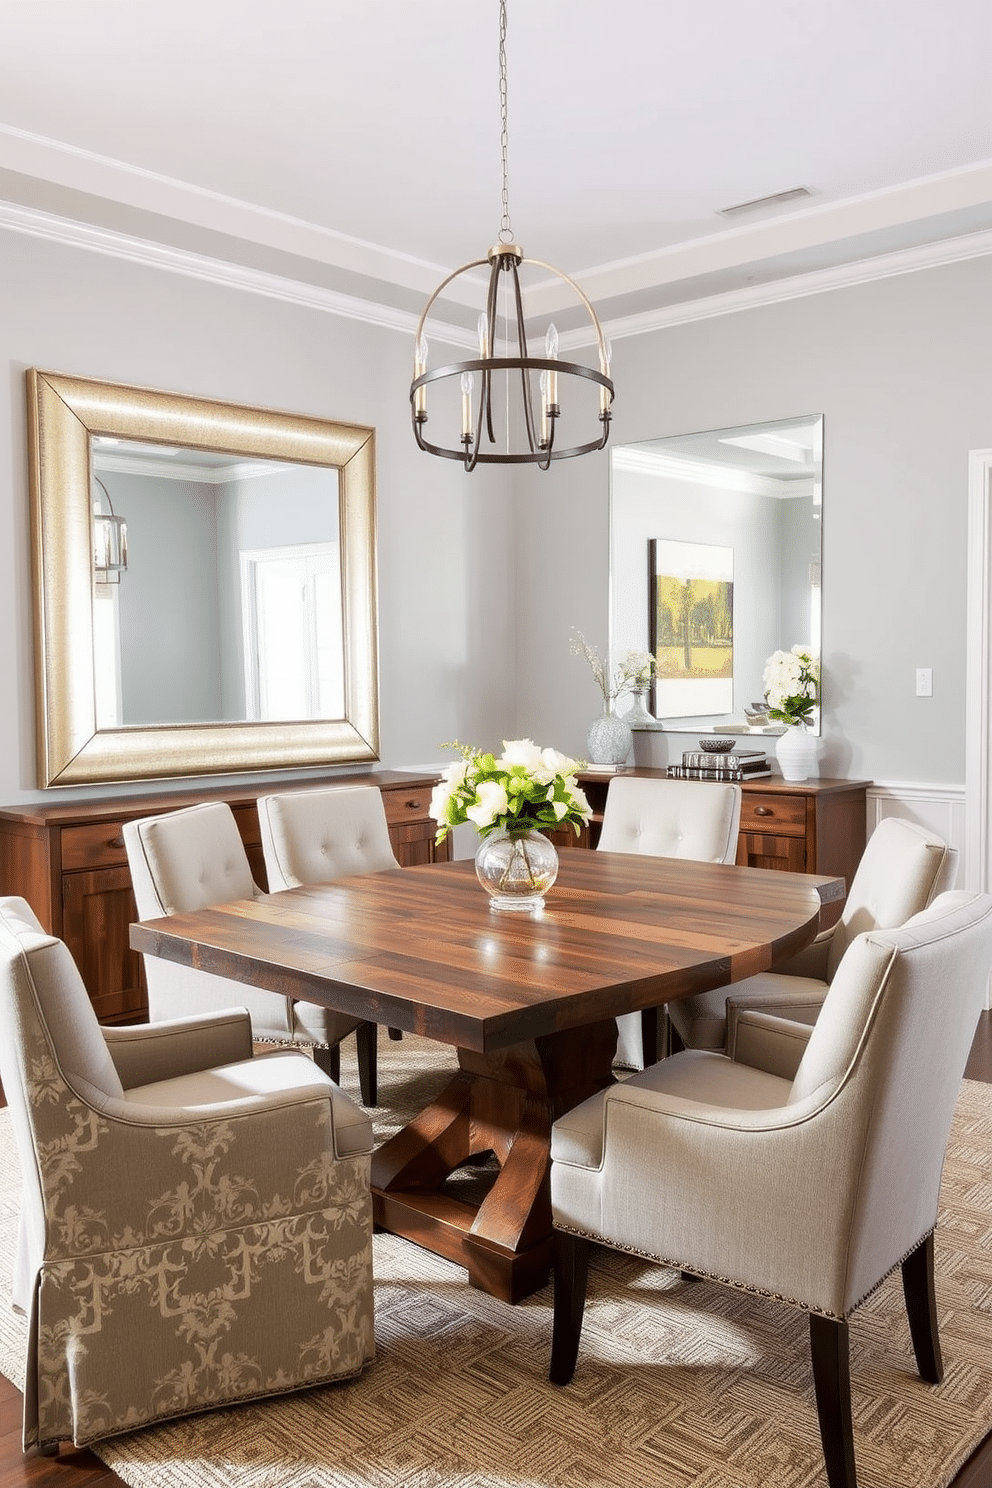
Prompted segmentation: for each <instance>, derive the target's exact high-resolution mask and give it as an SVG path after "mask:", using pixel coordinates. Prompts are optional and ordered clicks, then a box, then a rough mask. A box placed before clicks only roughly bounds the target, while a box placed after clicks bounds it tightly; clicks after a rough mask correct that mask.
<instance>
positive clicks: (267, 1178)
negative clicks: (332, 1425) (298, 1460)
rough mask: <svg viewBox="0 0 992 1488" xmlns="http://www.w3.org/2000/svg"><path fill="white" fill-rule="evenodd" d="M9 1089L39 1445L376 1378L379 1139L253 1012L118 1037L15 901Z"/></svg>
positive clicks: (4, 920)
mask: <svg viewBox="0 0 992 1488" xmlns="http://www.w3.org/2000/svg"><path fill="white" fill-rule="evenodd" d="M0 1078H2V1080H3V1088H4V1091H5V1093H6V1096H7V1101H8V1104H9V1106H10V1112H11V1119H12V1122H13V1127H14V1133H15V1137H16V1141H17V1148H18V1153H19V1156H20V1163H21V1168H22V1171H23V1180H24V1192H23V1198H22V1207H21V1217H20V1232H19V1236H18V1244H17V1256H16V1262H15V1273H14V1281H13V1299H12V1300H13V1303H14V1306H15V1308H16V1309H17V1310H18V1311H20V1312H23V1313H24V1314H25V1315H26V1317H27V1320H28V1338H27V1359H26V1369H25V1387H24V1423H23V1442H24V1447H25V1450H26V1449H27V1448H28V1447H30V1446H32V1445H34V1444H37V1445H38V1446H39V1447H40V1448H41V1449H42V1451H45V1452H54V1451H57V1450H58V1445H59V1443H60V1442H64V1441H73V1442H75V1443H76V1445H77V1446H81V1445H83V1444H84V1443H87V1442H92V1441H96V1440H99V1439H100V1438H101V1437H106V1436H112V1435H116V1434H117V1433H119V1432H122V1431H130V1430H132V1429H133V1428H135V1427H138V1426H143V1425H146V1424H148V1423H150V1422H153V1421H159V1420H165V1419H168V1418H169V1417H172V1416H181V1415H186V1414H189V1413H191V1412H194V1411H202V1410H206V1409H208V1408H212V1407H215V1406H222V1405H228V1404H231V1403H233V1402H236V1401H244V1400H252V1399H256V1398H259V1397H265V1396H269V1395H279V1394H284V1393H286V1392H287V1391H291V1390H297V1389H301V1388H304V1387H307V1386H310V1385H317V1384H323V1383H325V1382H327V1381H330V1380H336V1379H344V1378H348V1377H350V1376H353V1375H356V1374H358V1373H360V1372H361V1370H362V1369H363V1368H364V1366H365V1365H366V1364H367V1363H368V1362H369V1360H370V1359H371V1358H372V1357H373V1355H374V1333H373V1317H372V1211H371V1197H370V1187H369V1184H370V1154H371V1151H372V1130H371V1126H370V1123H369V1120H368V1117H367V1116H366V1114H365V1112H364V1111H362V1110H361V1109H360V1108H359V1107H358V1106H356V1105H355V1104H354V1103H353V1102H352V1101H351V1100H349V1099H348V1097H347V1096H346V1095H344V1094H343V1092H342V1091H341V1090H339V1089H338V1087H337V1086H336V1085H335V1084H334V1083H333V1082H332V1081H331V1080H330V1079H329V1078H328V1077H327V1076H326V1075H325V1074H323V1072H322V1071H321V1070H319V1069H318V1068H317V1067H316V1066H315V1064H314V1063H313V1060H312V1059H309V1058H308V1057H307V1056H306V1055H304V1054H301V1053H298V1052H293V1051H288V1052H278V1053H272V1054H266V1055H263V1056H262V1057H260V1058H253V1057H252V1040H251V1026H250V1023H249V1019H248V1015H247V1013H246V1012H244V1011H243V1010H241V1009H229V1010H228V1011H227V1012H225V1013H217V1014H213V1015H208V1016H206V1017H203V1018H198V1019H194V1018H191V1019H187V1020H177V1021H173V1022H159V1023H150V1024H145V1025H142V1026H141V1027H133V1028H106V1029H101V1027H100V1025H99V1024H98V1023H97V1020H96V1015H95V1013H94V1012H93V1008H92V1005H91V1003H90V1001H89V998H88V996H87V994H86V989H85V987H84V986H83V983H82V979H81V978H80V976H79V973H78V971H77V969H76V966H75V964H74V962H73V960H72V957H71V956H70V954H69V952H68V950H67V949H66V947H65V946H64V945H63V944H62V942H61V941H59V940H55V939H54V938H53V937H52V936H50V935H46V934H45V932H44V930H43V929H42V928H41V926H40V925H39V923H38V921H37V920H36V919H35V917H34V915H33V914H32V912H31V910H30V909H29V907H28V905H27V904H26V903H25V901H24V900H23V899H13V898H8V899H0Z"/></svg>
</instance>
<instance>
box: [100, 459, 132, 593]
mask: <svg viewBox="0 0 992 1488" xmlns="http://www.w3.org/2000/svg"><path fill="white" fill-rule="evenodd" d="M93 483H94V485H97V486H99V487H100V490H101V491H102V492H103V497H102V500H103V501H105V502H106V504H107V510H106V511H104V510H103V509H102V506H101V504H100V503H101V497H100V496H98V495H96V493H94V496H93V569H94V572H95V574H96V581H97V583H98V584H119V583H120V581H121V574H122V573H124V572H125V571H126V569H127V523H126V522H125V520H124V518H123V517H119V516H117V514H116V513H115V511H114V503H113V502H112V501H111V499H110V493H109V491H108V490H107V488H106V486H105V485H104V484H103V481H102V480H100V478H99V477H98V476H94V477H93Z"/></svg>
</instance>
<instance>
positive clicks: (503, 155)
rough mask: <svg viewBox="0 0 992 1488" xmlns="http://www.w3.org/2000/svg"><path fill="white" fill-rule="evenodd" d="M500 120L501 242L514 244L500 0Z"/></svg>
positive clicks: (502, 3)
mask: <svg viewBox="0 0 992 1488" xmlns="http://www.w3.org/2000/svg"><path fill="white" fill-rule="evenodd" d="M499 118H500V135H499V150H500V163H501V167H502V174H503V193H502V202H503V216H502V219H501V221H500V228H499V241H500V242H501V243H512V242H513V229H512V228H511V227H510V186H509V166H508V164H507V151H508V142H509V136H508V133H507V126H506V0H499Z"/></svg>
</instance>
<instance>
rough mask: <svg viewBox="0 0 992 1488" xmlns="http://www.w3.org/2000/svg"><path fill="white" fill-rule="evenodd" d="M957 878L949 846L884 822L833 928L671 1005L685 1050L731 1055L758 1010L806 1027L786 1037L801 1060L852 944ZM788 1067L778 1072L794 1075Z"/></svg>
mask: <svg viewBox="0 0 992 1488" xmlns="http://www.w3.org/2000/svg"><path fill="white" fill-rule="evenodd" d="M956 873H957V853H956V852H955V851H954V849H953V848H949V847H948V846H947V844H946V843H945V842H942V841H941V839H940V838H939V837H937V836H935V835H934V834H933V833H932V832H929V831H926V830H925V829H924V828H923V827H918V826H916V824H915V823H914V822H908V821H903V820H901V819H900V818H898V817H886V818H885V819H884V820H882V821H880V822H879V824H878V826H877V827H876V828H875V830H874V832H873V833H872V835H871V837H870V838H869V839H868V845H867V847H866V848H865V850H864V853H863V854H862V856H861V862H860V863H859V864H858V869H857V872H856V873H855V875H854V878H853V879H852V880H851V883H850V886H849V888H848V893H847V898H846V900H845V902H844V909H843V912H842V914H841V917H840V919H839V920H838V921H837V923H836V924H835V925H833V926H832V927H831V928H830V929H829V930H825V931H824V932H823V933H822V934H821V935H818V936H817V938H816V940H815V941H814V942H813V944H812V945H810V946H807V948H806V950H805V951H800V953H799V955H798V956H793V957H792V958H791V959H790V960H788V961H784V962H782V963H780V965H778V966H777V967H776V968H775V970H774V971H766V972H761V973H760V974H759V975H758V976H753V977H747V978H746V979H745V980H744V981H741V982H735V983H734V985H733V986H732V987H720V988H716V989H715V990H714V991H712V992H701V993H698V994H696V995H695V996H692V997H685V998H681V999H679V1000H678V1001H677V1002H672V1003H670V1004H669V1008H668V1013H669V1017H670V1018H671V1020H672V1026H673V1027H674V1029H675V1031H676V1033H677V1034H678V1035H679V1037H680V1039H681V1040H682V1043H683V1044H684V1045H685V1047H686V1048H689V1049H723V1048H726V1049H727V1052H728V1053H732V1052H733V1043H734V1040H735V1038H736V1035H737V1023H738V1019H739V1017H740V1016H741V1015H742V1014H743V1013H744V1011H745V1010H747V1011H749V1012H750V1011H760V1012H762V1013H765V1014H768V1015H774V1016H777V1017H779V1018H786V1019H790V1020H792V1021H793V1022H795V1023H798V1024H805V1025H806V1027H805V1029H803V1028H798V1029H795V1030H794V1031H793V1032H794V1037H795V1039H796V1040H798V1043H797V1044H796V1048H797V1052H798V1054H801V1052H802V1050H801V1047H799V1046H800V1045H801V1043H802V1042H803V1040H804V1039H805V1038H808V1037H809V1025H810V1024H812V1023H815V1022H816V1018H817V1014H818V1013H819V1011H820V1008H821V1006H822V1004H823V999H824V998H825V997H826V995H827V987H828V986H829V985H830V982H831V980H832V978H833V975H834V972H835V971H836V970H837V967H838V966H839V965H840V962H841V958H842V957H843V955H844V952H845V951H846V949H847V947H848V945H849V944H850V942H851V941H852V940H853V938H854V937H855V936H856V935H858V934H860V933H861V932H862V931H864V930H874V929H876V928H877V929H894V928H895V927H896V926H897V925H902V924H904V923H905V922H906V920H908V919H909V918H910V916H911V915H914V914H917V913H918V912H919V911H920V910H921V909H925V908H926V906H927V905H928V904H929V903H930V902H931V901H932V900H933V899H935V898H936V897H937V895H938V894H942V893H943V892H944V891H945V890H946V889H950V888H952V887H953V884H954V877H955V874H956ZM752 1026H754V1027H756V1026H757V1024H753V1025H752ZM795 1063H798V1058H796V1061H795ZM795 1063H794V1064H793V1065H792V1067H791V1069H790V1068H783V1069H782V1071H781V1073H783V1074H790V1075H791V1074H793V1073H795Z"/></svg>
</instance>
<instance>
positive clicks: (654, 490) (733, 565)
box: [610, 414, 823, 733]
mask: <svg viewBox="0 0 992 1488" xmlns="http://www.w3.org/2000/svg"><path fill="white" fill-rule="evenodd" d="M610 458H611V485H610V653H611V657H612V659H613V661H614V662H616V661H618V660H619V658H620V657H622V656H623V655H624V653H625V652H627V651H629V650H638V651H651V652H653V654H654V655H655V657H656V661H657V681H656V683H655V686H654V688H653V692H652V697H651V701H652V702H653V708H652V710H651V711H652V715H653V716H654V717H655V718H656V719H657V721H658V724H659V726H662V727H664V728H665V729H668V730H674V731H676V732H678V731H684V732H691V733H700V732H702V733H707V732H714V733H722V732H726V733H731V732H744V731H748V732H751V731H761V732H764V731H770V732H776V733H777V732H780V729H779V728H776V727H775V725H773V724H769V723H768V722H767V720H764V719H763V718H762V715H761V705H762V703H763V701H764V683H763V681H762V673H763V671H764V666H765V662H766V660H767V659H768V657H769V656H771V654H772V653H773V652H774V651H778V650H783V651H788V650H790V649H791V647H792V646H794V645H808V646H810V647H811V648H812V650H813V652H814V653H815V654H816V655H819V653H820V614H821V610H820V560H821V542H820V536H821V524H822V515H823V419H822V417H821V416H820V415H818V414H816V415H808V416H806V417H800V418H790V419H781V420H778V421H776V422H773V423H766V424H753V425H749V426H746V427H743V428H737V429H716V430H710V431H707V432H705V433H699V434H686V435H680V436H676V437H673V438H666V439H652V440H646V441H644V442H642V443H638V444H625V445H617V446H614V448H613V450H612V451H611V457H610ZM813 731H814V732H816V733H819V731H820V720H819V712H817V715H816V718H815V722H814V724H813Z"/></svg>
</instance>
